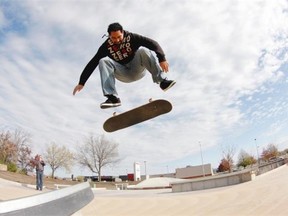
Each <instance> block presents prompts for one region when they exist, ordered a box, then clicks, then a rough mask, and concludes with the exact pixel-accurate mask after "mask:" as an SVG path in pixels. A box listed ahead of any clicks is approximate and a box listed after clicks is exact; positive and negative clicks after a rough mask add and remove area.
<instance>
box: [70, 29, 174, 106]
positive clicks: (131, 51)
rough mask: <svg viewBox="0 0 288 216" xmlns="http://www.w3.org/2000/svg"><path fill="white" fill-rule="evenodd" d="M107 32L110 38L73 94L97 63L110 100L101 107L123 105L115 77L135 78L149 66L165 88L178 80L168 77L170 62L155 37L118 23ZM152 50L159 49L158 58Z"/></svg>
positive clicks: (92, 61)
mask: <svg viewBox="0 0 288 216" xmlns="http://www.w3.org/2000/svg"><path fill="white" fill-rule="evenodd" d="M108 34H109V38H108V39H107V40H106V41H105V42H104V43H103V44H102V45H101V46H100V48H99V49H98V51H97V53H96V54H95V56H94V57H93V58H92V59H91V60H90V62H89V63H88V64H87V65H86V67H85V68H84V70H83V72H82V74H81V76H80V80H79V84H78V85H77V86H76V87H75V88H74V91H73V95H75V94H76V92H78V91H80V90H82V88H83V87H84V85H85V83H86V81H87V80H88V78H89V77H90V75H91V74H92V73H93V71H94V70H95V68H96V67H97V66H98V65H99V71H100V76H101V84H102V90H103V94H104V96H106V97H107V100H106V101H105V102H103V103H101V105H100V107H101V108H102V109H104V108H109V107H117V106H120V105H121V101H120V99H119V98H118V94H117V91H116V87H115V78H116V79H118V80H120V81H122V82H126V83H129V82H133V81H136V80H139V79H141V78H142V77H143V76H144V75H145V72H146V70H145V69H147V70H148V71H149V72H150V73H151V75H152V79H153V82H155V83H157V84H160V88H161V89H162V90H164V91H166V90H168V89H169V88H170V87H172V86H173V85H174V84H175V81H173V80H168V79H167V78H166V76H165V73H167V72H168V69H169V65H168V62H167V61H166V58H165V54H164V52H163V50H162V48H161V47H160V45H159V44H158V43H157V42H156V41H154V40H152V39H150V38H147V37H144V36H141V35H138V34H135V33H131V32H128V31H126V30H123V27H122V26H121V25H120V24H119V23H112V24H110V25H109V26H108ZM140 47H141V48H140ZM143 47H144V48H143ZM151 51H154V52H155V53H156V56H157V58H158V61H157V58H156V57H155V56H154V55H153V53H152V52H151ZM164 72H165V73H164Z"/></svg>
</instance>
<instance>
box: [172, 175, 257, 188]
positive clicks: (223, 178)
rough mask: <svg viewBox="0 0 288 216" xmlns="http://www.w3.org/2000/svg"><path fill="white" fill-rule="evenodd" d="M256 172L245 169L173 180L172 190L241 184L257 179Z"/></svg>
mask: <svg viewBox="0 0 288 216" xmlns="http://www.w3.org/2000/svg"><path fill="white" fill-rule="evenodd" d="M255 177H256V174H255V172H254V171H252V170H243V171H241V172H237V173H230V174H222V175H219V176H213V177H205V178H201V179H195V180H186V181H185V182H174V183H173V182H172V183H171V185H172V192H186V191H195V190H203V189H210V188H216V187H224V186H229V185H235V184H240V183H243V182H247V181H251V180H253V179H255Z"/></svg>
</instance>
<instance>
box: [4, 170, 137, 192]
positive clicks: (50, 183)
mask: <svg viewBox="0 0 288 216" xmlns="http://www.w3.org/2000/svg"><path fill="white" fill-rule="evenodd" d="M0 178H2V179H6V180H9V181H13V182H18V183H21V184H30V185H36V177H35V176H28V175H25V174H20V173H14V172H9V171H0ZM43 182H44V186H45V187H46V188H47V189H55V185H54V184H60V185H75V184H79V183H81V182H78V181H71V180H62V179H52V178H49V177H44V178H43ZM123 183H124V182H123ZM138 183H139V182H129V185H134V184H138ZM90 184H91V187H96V188H106V189H108V190H116V186H115V185H116V184H121V182H119V183H116V182H91V183H90Z"/></svg>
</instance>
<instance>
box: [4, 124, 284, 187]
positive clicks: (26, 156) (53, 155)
mask: <svg viewBox="0 0 288 216" xmlns="http://www.w3.org/2000/svg"><path fill="white" fill-rule="evenodd" d="M31 141H32V139H31V135H30V134H28V133H26V132H25V131H23V130H19V129H16V130H14V131H9V130H6V131H0V164H6V165H7V167H8V170H9V171H12V172H16V171H18V172H22V173H26V174H27V172H28V171H32V170H33V164H32V163H31V161H32V159H33V151H32V148H31ZM118 145H119V144H118V143H116V142H114V141H111V140H109V139H108V138H107V137H105V136H104V135H100V136H95V135H93V134H90V135H89V136H87V137H86V138H85V139H84V140H83V143H82V144H77V149H76V151H75V152H73V151H71V149H70V148H67V147H66V146H65V145H59V144H57V143H55V142H50V143H49V144H48V145H47V146H46V149H45V151H44V152H43V154H42V157H43V158H44V160H45V162H46V165H48V166H49V167H50V168H51V170H52V173H51V177H52V178H54V177H55V172H56V171H57V170H59V169H64V170H66V171H67V172H70V171H71V169H72V167H73V166H74V165H75V163H77V164H79V165H80V166H81V167H83V168H87V169H88V170H90V171H91V172H92V173H95V175H97V176H98V181H101V173H102V170H103V168H105V167H107V166H109V165H112V166H113V165H114V164H117V163H118V162H119V161H120V159H119V154H118ZM222 149H223V150H222V153H223V157H222V159H221V161H220V163H219V166H218V168H217V172H225V171H229V172H232V171H233V168H234V167H235V166H236V167H243V168H246V167H248V166H253V165H255V164H256V163H257V162H258V163H259V162H261V161H264V162H265V161H266V162H267V161H269V160H271V159H272V158H276V157H278V156H280V155H285V154H287V153H288V149H286V150H284V151H282V152H281V151H279V150H278V148H277V146H276V145H275V144H272V143H270V144H268V145H267V147H265V148H263V150H262V152H261V154H260V155H259V156H258V157H257V158H256V157H255V156H253V155H252V154H249V153H247V152H246V151H244V150H241V151H240V153H239V155H238V161H237V162H235V161H234V160H233V158H234V156H235V153H236V148H235V146H233V145H229V146H227V147H225V148H222Z"/></svg>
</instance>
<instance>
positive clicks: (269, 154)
mask: <svg viewBox="0 0 288 216" xmlns="http://www.w3.org/2000/svg"><path fill="white" fill-rule="evenodd" d="M278 154H279V151H278V148H277V146H276V145H274V144H272V143H270V144H269V145H268V146H267V148H264V149H263V151H262V154H261V157H262V158H263V159H264V160H265V161H268V160H269V159H271V158H274V157H277V156H278Z"/></svg>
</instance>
